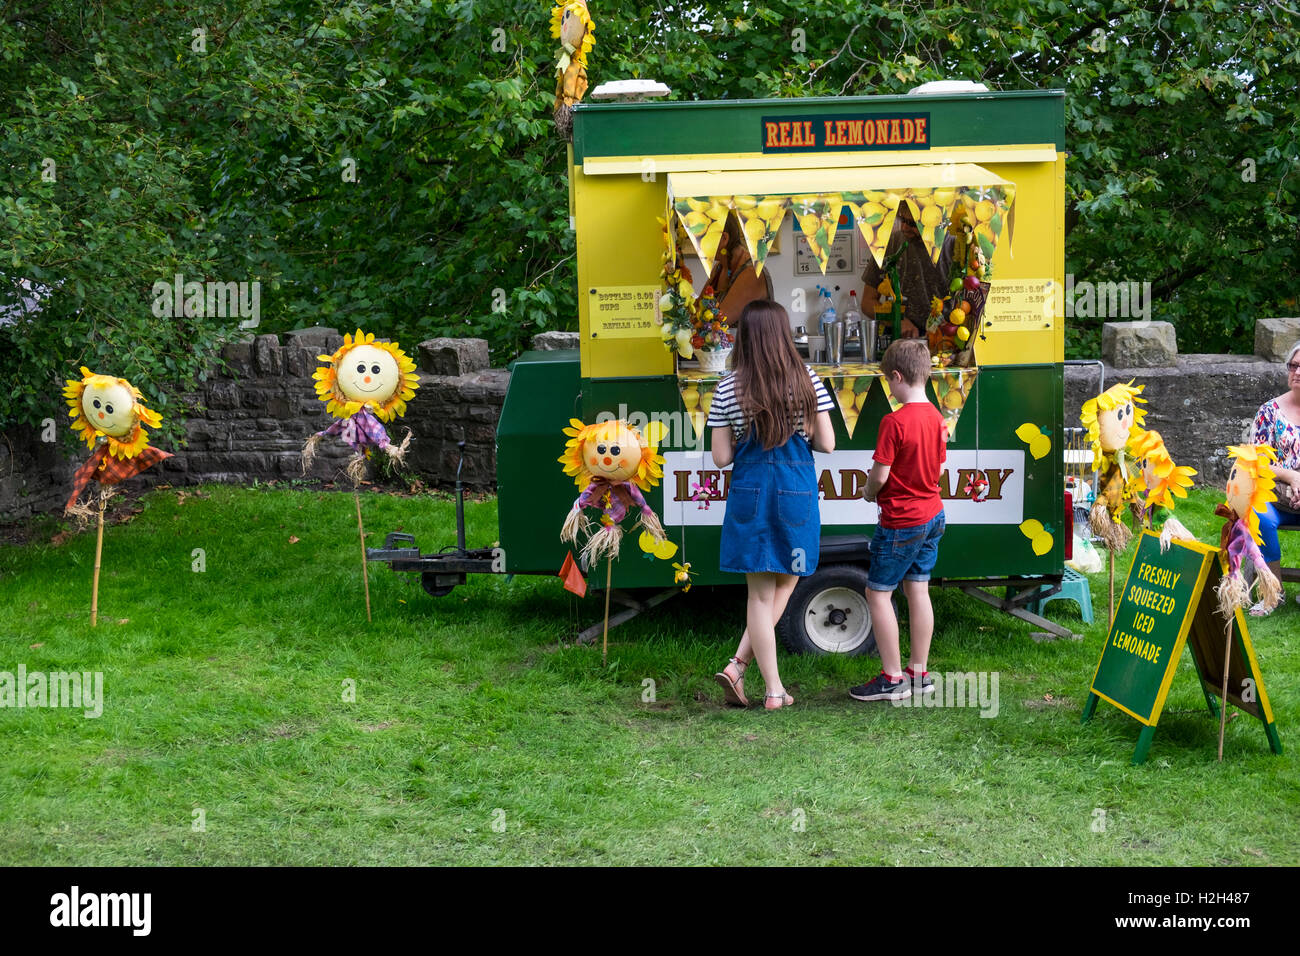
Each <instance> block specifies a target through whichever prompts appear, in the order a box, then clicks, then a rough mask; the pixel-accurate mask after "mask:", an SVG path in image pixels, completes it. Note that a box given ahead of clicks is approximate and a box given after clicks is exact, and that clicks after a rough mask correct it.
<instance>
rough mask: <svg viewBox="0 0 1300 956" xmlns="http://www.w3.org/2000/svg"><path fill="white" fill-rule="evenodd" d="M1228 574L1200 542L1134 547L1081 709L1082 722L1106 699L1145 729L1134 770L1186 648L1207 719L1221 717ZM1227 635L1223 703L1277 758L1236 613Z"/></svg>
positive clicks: (1147, 542) (1255, 665)
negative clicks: (1249, 720)
mask: <svg viewBox="0 0 1300 956" xmlns="http://www.w3.org/2000/svg"><path fill="white" fill-rule="evenodd" d="M1226 573H1227V561H1226V559H1225V557H1224V556H1223V554H1222V552H1220V550H1219V549H1218V548H1213V547H1210V546H1209V545H1204V544H1201V543H1200V542H1199V541H1174V542H1173V543H1172V545H1171V546H1170V548H1169V550H1168V551H1164V552H1162V551H1161V550H1160V536H1159V535H1157V534H1155V533H1153V532H1151V531H1147V532H1145V533H1143V535H1142V537H1141V538H1140V539H1139V541H1138V547H1137V552H1136V553H1135V554H1134V556H1133V563H1132V565H1130V566H1129V572H1128V579H1127V580H1126V581H1125V582H1124V592H1123V594H1122V595H1121V596H1120V601H1119V604H1118V605H1117V607H1116V613H1115V620H1114V622H1113V623H1112V624H1111V628H1110V633H1109V634H1108V635H1107V636H1106V644H1105V646H1104V647H1103V648H1102V651H1101V657H1100V659H1099V660H1098V661H1097V669H1096V671H1095V672H1094V673H1093V677H1092V686H1091V687H1090V688H1089V693H1088V702H1087V703H1086V704H1085V705H1084V708H1083V722H1084V723H1087V721H1088V719H1089V718H1091V717H1092V715H1093V713H1094V712H1095V711H1096V709H1097V701H1098V700H1105V701H1107V702H1108V703H1111V704H1114V705H1115V706H1116V707H1118V708H1119V709H1120V710H1122V711H1124V713H1126V714H1128V715H1129V716H1130V717H1133V718H1135V719H1136V720H1138V721H1139V722H1141V723H1142V724H1143V725H1144V726H1143V728H1142V733H1141V735H1140V736H1139V737H1138V743H1137V748H1136V749H1135V750H1134V751H1133V763H1135V764H1139V763H1142V761H1144V760H1146V757H1147V753H1148V752H1149V751H1150V749H1151V738H1152V737H1153V736H1154V735H1155V729H1156V723H1157V721H1159V720H1160V712H1161V711H1162V710H1163V709H1164V705H1165V698H1166V697H1167V696H1168V694H1169V686H1170V684H1172V683H1173V679H1174V671H1176V670H1177V669H1178V660H1179V658H1180V657H1181V656H1182V652H1183V645H1184V644H1185V643H1186V644H1189V645H1190V646H1191V648H1192V657H1193V659H1194V660H1195V662H1196V671H1197V674H1198V675H1199V676H1200V679H1201V689H1202V691H1203V692H1204V694H1205V702H1206V704H1207V705H1208V706H1209V709H1210V713H1211V714H1212V715H1214V716H1216V717H1217V716H1219V708H1218V704H1217V702H1216V700H1215V698H1217V697H1219V696H1221V693H1222V690H1223V662H1224V655H1225V651H1226V650H1227V649H1226V648H1225V646H1224V641H1225V640H1226V639H1227V638H1228V635H1229V630H1228V629H1227V628H1226V627H1225V622H1224V620H1223V618H1221V617H1220V616H1219V614H1218V609H1217V602H1216V600H1215V597H1214V588H1215V586H1216V585H1217V584H1218V583H1219V580H1220V578H1221V577H1222V576H1223V575H1224V574H1226ZM1231 636H1232V649H1231V651H1230V652H1229V654H1230V656H1229V659H1228V696H1227V701H1228V702H1229V703H1232V704H1235V705H1236V706H1237V707H1238V708H1240V709H1241V710H1243V711H1245V712H1246V713H1248V714H1250V715H1251V716H1252V717H1256V718H1258V719H1259V720H1261V721H1262V722H1263V724H1264V733H1265V734H1266V735H1267V736H1268V743H1269V747H1270V748H1271V749H1272V751H1273V753H1275V754H1280V753H1281V752H1282V742H1281V740H1280V739H1279V738H1278V735H1277V727H1276V726H1275V725H1274V722H1273V710H1272V708H1271V707H1269V704H1268V694H1267V693H1265V691H1264V681H1263V679H1262V678H1261V677H1260V673H1259V662H1258V661H1257V660H1256V658H1255V650H1254V648H1253V647H1252V646H1251V643H1250V634H1249V633H1248V631H1247V629H1246V619H1245V617H1244V616H1243V615H1242V613H1241V611H1240V610H1238V611H1237V612H1236V614H1235V616H1234V619H1233V622H1232V628H1231Z"/></svg>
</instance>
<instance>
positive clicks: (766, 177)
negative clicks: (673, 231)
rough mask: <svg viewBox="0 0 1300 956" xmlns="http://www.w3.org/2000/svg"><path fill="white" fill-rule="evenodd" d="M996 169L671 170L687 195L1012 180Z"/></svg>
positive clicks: (676, 189) (676, 193)
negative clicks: (992, 171)
mask: <svg viewBox="0 0 1300 956" xmlns="http://www.w3.org/2000/svg"><path fill="white" fill-rule="evenodd" d="M1010 185H1012V184H1011V183H1009V182H1007V180H1005V179H1003V178H1002V177H1001V176H999V175H997V174H996V173H991V172H989V171H988V170H987V169H985V168H984V167H983V166H976V165H975V164H974V163H934V164H926V165H922V166H836V167H832V168H829V169H808V168H803V169H753V170H733V171H728V172H716V173H669V174H668V191H669V193H671V194H672V196H673V198H674V199H682V198H685V197H687V196H690V197H692V198H696V199H703V198H706V197H709V196H734V195H755V194H757V195H762V196H773V195H778V194H781V195H786V196H798V195H804V194H807V193H843V192H865V191H868V190H872V191H886V190H890V189H906V188H909V187H911V188H917V189H925V188H929V189H934V188H936V187H939V186H952V187H958V186H960V187H966V188H970V187H976V186H1010Z"/></svg>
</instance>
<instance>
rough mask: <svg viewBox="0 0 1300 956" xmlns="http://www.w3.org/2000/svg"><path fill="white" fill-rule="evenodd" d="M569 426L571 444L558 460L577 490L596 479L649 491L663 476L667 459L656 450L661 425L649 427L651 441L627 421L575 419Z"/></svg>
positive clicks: (660, 433)
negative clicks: (576, 486) (586, 423)
mask: <svg viewBox="0 0 1300 956" xmlns="http://www.w3.org/2000/svg"><path fill="white" fill-rule="evenodd" d="M569 424H570V427H569V428H566V429H565V430H564V433H565V434H566V435H568V436H569V441H568V442H567V443H566V445H565V450H564V454H563V455H561V456H560V457H559V459H558V461H559V462H560V463H561V464H563V465H564V472H565V474H567V475H571V476H573V480H574V483H575V484H576V485H578V487H580V488H586V487H587V485H588V484H590V483H591V480H592V479H593V478H604V479H605V480H607V481H610V482H614V483H617V482H620V481H630V482H632V483H634V484H635V485H636V486H637V487H639V488H640V489H641V490H642V491H649V490H650V489H651V488H653V487H654V486H655V485H656V484H658V483H659V479H660V478H662V477H663V464H664V457H663V456H662V455H660V454H659V453H658V451H657V450H656V448H657V444H658V441H659V440H660V439H661V438H662V429H661V427H659V426H658V423H653V424H652V425H651V426H650V429H649V430H650V432H651V439H652V440H651V441H647V440H646V439H645V438H643V437H642V434H641V430H640V429H638V428H636V427H634V426H632V425H629V424H628V423H627V422H624V421H605V422H598V423H596V424H595V425H584V424H583V423H582V422H581V421H579V420H578V419H576V418H575V419H573V420H572V421H570V423H569Z"/></svg>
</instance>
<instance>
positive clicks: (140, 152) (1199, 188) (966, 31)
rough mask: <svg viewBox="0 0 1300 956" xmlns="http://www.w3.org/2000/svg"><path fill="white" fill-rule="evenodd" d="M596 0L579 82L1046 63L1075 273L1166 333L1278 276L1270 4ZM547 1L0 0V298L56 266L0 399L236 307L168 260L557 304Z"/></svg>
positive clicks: (831, 86)
mask: <svg viewBox="0 0 1300 956" xmlns="http://www.w3.org/2000/svg"><path fill="white" fill-rule="evenodd" d="M590 5H591V8H592V15H593V18H594V20H595V23H596V38H597V39H596V48H595V50H594V51H593V53H592V55H591V65H590V68H589V72H590V79H591V81H592V85H593V86H594V85H596V84H598V83H600V82H602V81H604V80H610V79H620V78H627V77H635V76H640V77H652V78H655V79H658V80H661V81H663V82H665V83H667V84H668V86H670V87H671V88H672V89H673V91H674V93H673V96H674V97H675V98H679V99H685V98H699V99H714V98H728V97H731V98H736V97H774V96H807V95H840V94H844V95H860V94H868V93H900V92H905V91H907V90H908V89H910V88H911V87H913V86H914V85H916V84H917V83H920V82H924V81H926V80H931V79H951V78H962V79H974V80H981V81H983V82H985V83H987V84H988V85H989V86H990V87H991V88H993V89H1027V88H1061V89H1064V90H1065V91H1066V93H1067V98H1066V111H1067V131H1066V142H1067V149H1068V150H1069V151H1070V160H1069V163H1068V177H1067V186H1066V189H1067V197H1066V198H1067V213H1066V228H1067V245H1066V256H1067V258H1066V271H1067V272H1070V273H1073V274H1074V275H1075V277H1076V279H1079V280H1092V281H1109V280H1116V281H1137V282H1142V281H1149V282H1151V284H1152V291H1153V299H1154V302H1153V313H1152V318H1160V319H1168V320H1170V321H1173V322H1174V323H1175V324H1176V325H1177V327H1178V329H1179V334H1180V337H1181V339H1182V342H1183V347H1184V348H1185V349H1186V350H1192V349H1195V350H1198V351H1201V350H1206V351H1209V350H1221V351H1242V352H1249V351H1250V350H1251V343H1252V339H1253V334H1252V332H1253V325H1254V322H1255V320H1256V318H1258V317H1261V316H1266V315H1275V314H1283V313H1284V312H1286V311H1287V310H1292V309H1294V304H1295V302H1294V296H1295V288H1294V280H1293V279H1291V278H1290V277H1293V276H1294V275H1296V274H1297V272H1300V253H1298V252H1297V249H1300V235H1298V233H1300V227H1298V219H1297V215H1298V212H1300V210H1298V204H1297V192H1296V186H1297V176H1298V175H1300V174H1298V173H1297V172H1296V170H1295V166H1296V164H1297V161H1298V159H1297V153H1298V151H1300V148H1298V146H1297V141H1298V140H1300V136H1298V135H1297V133H1298V132H1300V99H1297V97H1296V96H1295V90H1296V89H1298V88H1300V64H1298V58H1300V24H1298V22H1297V15H1296V14H1295V13H1294V12H1293V11H1292V10H1291V9H1290V8H1289V7H1288V6H1285V5H1283V4H1280V3H1229V2H1226V0H1182V2H1179V0H1170V2H1162V3H1156V4H1153V3H1147V4H1126V3H1110V2H1095V0H1083V2H1073V3H1064V2H1059V0H1049V2H1046V3H1033V4H1029V3H1025V2H1008V0H992V2H988V3H982V4H979V5H976V4H969V3H957V4H951V5H939V4H928V3H920V2H915V3H890V4H885V3H860V2H851V0H800V2H798V3H794V2H776V0H773V2H761V3H760V2H752V0H744V2H738V0H724V2H720V3H710V4H687V5H680V4H663V3H650V2H630V3H619V4H605V3H603V2H601V0H591V4H590ZM549 17H550V8H549V5H548V4H546V3H530V4H519V3H515V2H513V0H511V2H506V0H482V2H476V0H451V2H440V3H434V2H432V0H392V2H383V3H379V2H373V3H371V2H363V0H329V2H322V0H245V2H224V3H222V2H216V3H205V4H201V5H196V4H192V3H188V2H183V0H158V2H155V3H154V4H149V5H143V4H139V3H137V2H134V0H9V2H8V3H7V4H6V5H4V6H0V60H2V61H3V69H2V70H0V97H2V98H0V111H2V112H3V116H4V124H3V132H0V162H2V163H3V167H4V171H5V176H4V177H3V182H2V183H0V217H2V228H0V303H2V302H3V301H5V298H4V297H6V296H8V298H9V299H10V300H12V298H13V297H14V295H15V293H14V289H15V286H16V284H17V281H18V280H19V279H28V280H35V281H38V282H41V283H44V284H45V285H46V286H48V287H50V288H51V289H52V291H51V293H50V295H49V297H48V298H47V299H46V301H45V303H44V307H43V309H42V310H41V312H40V313H39V315H37V316H36V317H34V318H28V319H24V320H21V321H19V322H18V323H17V324H16V325H13V326H10V327H8V328H5V329H0V369H3V372H4V375H5V379H6V381H10V382H12V383H13V385H12V387H11V388H10V389H9V390H8V391H7V393H5V394H0V421H5V422H8V421H28V422H34V421H38V420H39V419H40V418H41V417H43V416H44V415H47V414H50V412H51V411H52V410H53V409H55V408H56V407H57V405H58V401H57V396H58V389H57V384H58V382H59V381H60V380H61V379H62V378H64V377H66V376H68V375H70V374H72V373H73V372H74V371H75V369H76V367H77V366H79V365H81V364H88V365H91V366H94V367H95V368H97V369H103V370H110V371H113V372H115V373H118V374H123V375H126V376H127V377H130V378H132V379H134V380H137V382H138V384H140V385H141V387H142V388H144V389H145V391H146V392H148V393H149V394H150V396H151V398H152V399H153V401H154V402H155V404H157V405H159V406H161V407H163V408H164V410H165V409H166V407H167V399H168V396H169V395H171V396H175V395H176V394H178V393H179V392H180V391H182V390H183V389H185V388H186V387H188V386H192V384H193V382H194V380H195V377H196V376H197V375H199V374H201V370H202V369H203V368H205V367H207V366H208V365H209V364H210V360H211V357H212V355H213V354H214V352H215V350H216V349H217V348H218V347H219V346H220V344H221V343H222V342H223V341H225V340H226V339H228V338H230V337H231V336H233V335H235V334H237V330H236V328H235V322H236V320H233V319H223V318H214V317H202V316H194V317H189V318H180V319H173V318H170V317H169V318H163V319H159V318H157V317H155V316H154V315H153V314H152V312H151V311H150V305H151V301H152V300H151V293H150V289H151V287H152V284H153V283H154V282H155V281H156V280H158V279H170V278H171V276H173V275H174V274H175V273H181V274H183V275H184V276H185V277H186V278H187V279H197V280H209V279H210V280H217V281H258V282H260V283H261V284H262V296H261V326H260V327H259V328H258V330H257V331H259V332H260V331H277V330H283V329H290V328H296V327H302V326H307V325H313V324H318V323H319V324H328V325H334V326H336V327H339V328H349V327H356V326H358V325H362V326H365V327H366V328H367V329H368V330H373V331H376V332H377V333H379V334H384V335H389V336H393V337H397V338H400V339H403V340H408V341H413V340H418V339H420V338H424V337H427V336H429V335H435V334H475V335H481V336H483V337H486V338H488V339H489V341H490V342H491V344H492V346H493V350H494V355H495V357H496V358H497V359H498V360H508V359H509V358H511V357H512V356H513V355H515V354H517V353H518V352H519V351H520V350H521V349H522V348H524V347H526V344H527V342H528V340H529V339H530V338H531V336H532V335H533V334H535V333H536V332H538V331H541V330H545V329H551V328H572V327H574V325H575V316H576V287H575V274H574V263H573V252H574V237H573V234H572V233H571V232H570V231H569V230H568V208H567V183H566V179H565V148H564V143H563V142H562V141H561V140H560V139H559V138H558V136H557V135H556V134H555V132H554V129H553V127H552V124H551V120H550V110H551V104H552V98H553V93H554V75H553V73H552V62H553V55H554V48H555V42H554V41H553V40H552V39H551V37H550V35H549V32H548V21H549ZM195 31H201V33H200V34H198V35H196V33H195ZM704 149H707V144H701V151H703V150H704ZM47 159H53V160H54V161H55V164H56V169H57V177H56V178H55V179H54V181H52V182H51V181H46V179H45V178H43V177H42V173H43V171H44V170H45V168H46V166H45V161H46V160H47ZM1243 164H1244V165H1243ZM1252 174H1253V175H1252ZM611 254H615V253H613V252H612V253H611ZM1099 324H1100V323H1099V320H1087V319H1074V320H1071V321H1070V322H1069V324H1068V326H1067V328H1068V330H1069V331H1068V333H1067V350H1068V351H1069V352H1070V353H1071V354H1095V350H1096V345H1097V339H1098V331H1099Z"/></svg>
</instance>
